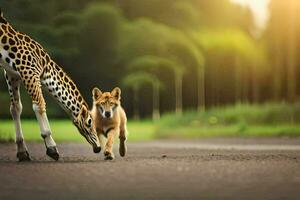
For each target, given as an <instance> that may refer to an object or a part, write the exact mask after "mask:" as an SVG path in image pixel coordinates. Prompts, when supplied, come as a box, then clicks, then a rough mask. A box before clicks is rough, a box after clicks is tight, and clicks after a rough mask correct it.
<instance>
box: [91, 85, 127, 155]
mask: <svg viewBox="0 0 300 200" xmlns="http://www.w3.org/2000/svg"><path fill="white" fill-rule="evenodd" d="M92 94H93V108H92V110H91V116H92V118H93V119H94V120H95V123H94V126H95V129H96V132H97V136H98V138H99V141H100V144H101V147H102V148H104V156H105V160H113V159H114V158H115V156H114V153H113V144H114V139H115V137H117V136H119V140H120V144H119V153H120V156H122V157H124V156H125V154H126V151H127V147H126V139H127V117H126V113H125V111H124V109H123V108H122V106H121V89H120V88H118V87H116V88H114V89H113V90H112V91H111V92H101V90H100V89H98V88H94V89H93V91H92Z"/></svg>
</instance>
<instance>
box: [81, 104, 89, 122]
mask: <svg viewBox="0 0 300 200" xmlns="http://www.w3.org/2000/svg"><path fill="white" fill-rule="evenodd" d="M80 115H81V116H82V117H83V118H84V119H86V118H87V117H88V109H87V107H86V106H85V105H83V106H82V108H81V110H80Z"/></svg>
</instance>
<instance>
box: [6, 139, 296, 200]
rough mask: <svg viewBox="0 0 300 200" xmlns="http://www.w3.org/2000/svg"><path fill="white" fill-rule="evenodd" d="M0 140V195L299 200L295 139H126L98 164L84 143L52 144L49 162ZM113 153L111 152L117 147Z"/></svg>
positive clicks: (39, 146)
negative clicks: (21, 157) (122, 148)
mask: <svg viewBox="0 0 300 200" xmlns="http://www.w3.org/2000/svg"><path fill="white" fill-rule="evenodd" d="M15 148H16V147H15V145H14V144H11V143H1V144H0V199H1V200H2V199H3V200H6V199H9V200H10V199H42V200H45V199H98V200H100V199H107V200H111V199H123V200H127V199H130V200H134V199H142V200H148V199H153V200H156V199H172V200H174V199H175V200H176V199H184V200H188V199H208V200H209V199H239V200H241V199H249V200H250V199H251V200H252V199H255V200H259V199H263V200H268V199H270V200H271V199H272V200H276V199H295V200H296V199H297V200H298V199H300V139H295V138H294V139H289V138H281V139H222V138H220V139H203V140H194V141H179V140H176V141H152V142H142V143H128V154H127V156H126V157H125V158H121V157H120V156H118V154H117V151H115V152H116V159H115V160H114V161H104V157H103V155H102V154H94V153H92V149H91V147H89V146H88V144H80V143H79V144H78V143H62V144H58V148H59V151H60V153H61V158H60V160H59V161H57V162H55V161H52V160H51V159H50V158H48V157H47V156H46V155H45V148H44V145H43V143H42V142H41V143H29V144H28V148H29V152H30V154H31V156H32V158H33V161H31V162H27V163H19V162H17V161H16V149H15ZM115 150H117V149H115Z"/></svg>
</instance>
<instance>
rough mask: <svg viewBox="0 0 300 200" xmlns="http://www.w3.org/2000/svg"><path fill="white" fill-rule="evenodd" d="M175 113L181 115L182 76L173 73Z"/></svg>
mask: <svg viewBox="0 0 300 200" xmlns="http://www.w3.org/2000/svg"><path fill="white" fill-rule="evenodd" d="M175 106H176V108H175V112H176V114H177V115H181V114H182V74H181V73H176V72H175Z"/></svg>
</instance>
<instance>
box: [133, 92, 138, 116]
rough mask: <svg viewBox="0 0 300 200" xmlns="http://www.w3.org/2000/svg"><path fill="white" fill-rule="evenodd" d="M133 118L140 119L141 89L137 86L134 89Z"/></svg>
mask: <svg viewBox="0 0 300 200" xmlns="http://www.w3.org/2000/svg"><path fill="white" fill-rule="evenodd" d="M133 119H135V120H139V119H140V112H139V90H138V89H137V88H134V89H133Z"/></svg>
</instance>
